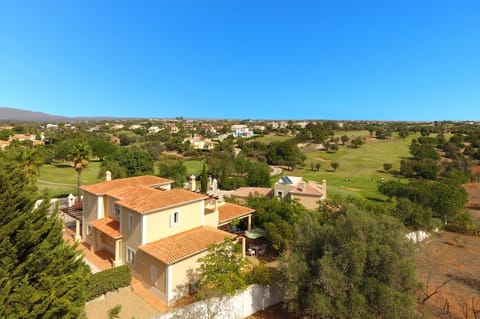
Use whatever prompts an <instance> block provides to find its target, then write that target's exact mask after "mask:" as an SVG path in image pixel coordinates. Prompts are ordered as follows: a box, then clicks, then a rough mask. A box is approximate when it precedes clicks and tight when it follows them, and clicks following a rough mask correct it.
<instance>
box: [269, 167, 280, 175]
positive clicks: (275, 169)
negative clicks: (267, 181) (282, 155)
mask: <svg viewBox="0 0 480 319" xmlns="http://www.w3.org/2000/svg"><path fill="white" fill-rule="evenodd" d="M270 168H271V170H272V171H271V172H270V176H275V175H280V174H282V172H283V170H282V169H281V168H280V167H277V166H270Z"/></svg>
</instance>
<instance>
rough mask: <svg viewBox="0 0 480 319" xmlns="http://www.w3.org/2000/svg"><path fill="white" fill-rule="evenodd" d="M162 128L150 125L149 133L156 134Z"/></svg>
mask: <svg viewBox="0 0 480 319" xmlns="http://www.w3.org/2000/svg"><path fill="white" fill-rule="evenodd" d="M161 130H162V129H161V128H159V127H158V126H150V127H149V128H148V133H149V134H155V133H158V132H160V131H161Z"/></svg>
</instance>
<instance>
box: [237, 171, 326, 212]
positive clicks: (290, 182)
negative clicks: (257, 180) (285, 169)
mask: <svg viewBox="0 0 480 319" xmlns="http://www.w3.org/2000/svg"><path fill="white" fill-rule="evenodd" d="M230 196H231V197H233V198H235V199H236V200H237V201H238V202H240V203H245V202H246V200H247V198H248V197H249V196H261V197H274V196H276V197H281V198H285V197H287V198H290V199H295V200H297V201H298V202H299V203H300V204H302V205H303V206H305V208H307V209H317V208H318V206H319V201H324V200H325V199H327V182H326V181H325V180H323V182H322V184H321V185H320V184H319V183H316V182H312V181H310V182H306V181H304V180H303V178H302V177H297V176H282V177H280V178H279V180H278V181H277V182H276V183H275V186H274V188H265V187H240V188H238V189H236V190H235V191H234V192H232V193H231V194H230Z"/></svg>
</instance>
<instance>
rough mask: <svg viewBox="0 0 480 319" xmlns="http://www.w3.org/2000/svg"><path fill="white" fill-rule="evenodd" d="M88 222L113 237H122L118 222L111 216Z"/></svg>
mask: <svg viewBox="0 0 480 319" xmlns="http://www.w3.org/2000/svg"><path fill="white" fill-rule="evenodd" d="M89 224H90V225H92V226H93V227H95V228H96V229H98V230H99V231H101V232H102V233H105V234H107V235H108V236H110V237H112V238H114V239H117V238H122V234H121V233H120V223H119V222H118V220H115V219H113V218H111V217H105V218H101V219H96V220H94V221H91V222H90V223H89Z"/></svg>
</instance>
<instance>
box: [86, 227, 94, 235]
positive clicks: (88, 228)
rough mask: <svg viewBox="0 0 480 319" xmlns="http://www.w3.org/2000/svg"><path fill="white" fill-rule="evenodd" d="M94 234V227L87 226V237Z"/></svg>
mask: <svg viewBox="0 0 480 319" xmlns="http://www.w3.org/2000/svg"><path fill="white" fill-rule="evenodd" d="M92 233H93V227H92V225H87V235H89V236H90V235H91V234H92Z"/></svg>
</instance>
